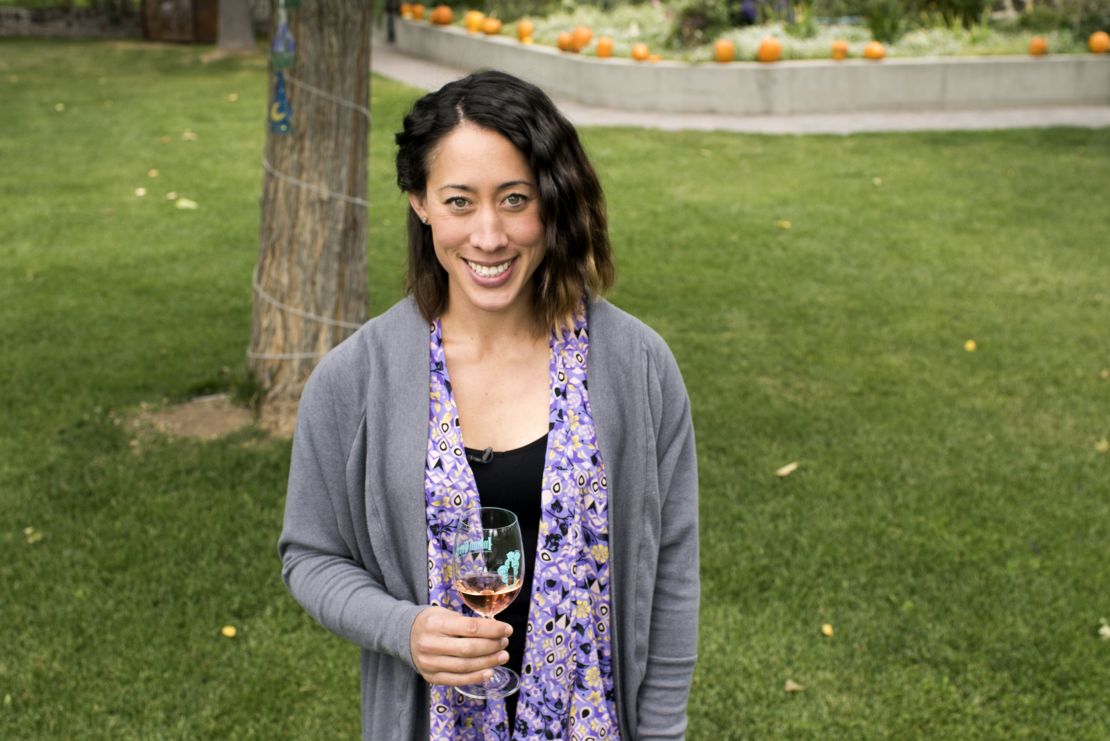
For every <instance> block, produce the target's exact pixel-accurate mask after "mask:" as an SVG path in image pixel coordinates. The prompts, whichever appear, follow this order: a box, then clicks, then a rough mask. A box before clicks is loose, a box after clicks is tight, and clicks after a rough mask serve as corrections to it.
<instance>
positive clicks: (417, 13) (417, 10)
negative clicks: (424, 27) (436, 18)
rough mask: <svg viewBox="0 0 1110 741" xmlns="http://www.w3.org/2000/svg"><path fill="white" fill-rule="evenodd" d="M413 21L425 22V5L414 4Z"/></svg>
mask: <svg viewBox="0 0 1110 741" xmlns="http://www.w3.org/2000/svg"><path fill="white" fill-rule="evenodd" d="M412 19H413V20H414V21H422V20H424V5H423V3H413V4H412Z"/></svg>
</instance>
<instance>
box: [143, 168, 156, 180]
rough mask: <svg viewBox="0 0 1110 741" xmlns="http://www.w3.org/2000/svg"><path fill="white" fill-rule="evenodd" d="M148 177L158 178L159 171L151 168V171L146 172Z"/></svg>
mask: <svg viewBox="0 0 1110 741" xmlns="http://www.w3.org/2000/svg"><path fill="white" fill-rule="evenodd" d="M146 176H147V177H148V178H156V177H158V171H157V170H155V169H154V168H151V169H149V170H147V171H146Z"/></svg>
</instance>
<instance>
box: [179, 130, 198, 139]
mask: <svg viewBox="0 0 1110 741" xmlns="http://www.w3.org/2000/svg"><path fill="white" fill-rule="evenodd" d="M181 138H182V139H184V140H185V141H187V142H195V141H196V140H197V134H196V132H195V131H193V130H192V129H185V130H184V131H182V132H181Z"/></svg>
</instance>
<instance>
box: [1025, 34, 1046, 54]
mask: <svg viewBox="0 0 1110 741" xmlns="http://www.w3.org/2000/svg"><path fill="white" fill-rule="evenodd" d="M1029 53H1030V54H1032V55H1033V56H1035V57H1040V56H1044V55H1045V54H1047V53H1048V42H1047V41H1045V40H1044V37H1043V36H1034V37H1033V38H1031V39H1029Z"/></svg>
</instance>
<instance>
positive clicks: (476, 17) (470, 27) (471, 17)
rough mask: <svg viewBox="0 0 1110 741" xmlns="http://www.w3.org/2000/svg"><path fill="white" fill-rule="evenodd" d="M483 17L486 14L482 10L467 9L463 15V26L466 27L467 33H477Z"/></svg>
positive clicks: (480, 28)
mask: <svg viewBox="0 0 1110 741" xmlns="http://www.w3.org/2000/svg"><path fill="white" fill-rule="evenodd" d="M485 19H486V14H485V13H483V12H482V11H480V10H468V11H466V15H464V16H463V26H465V27H466V30H467V33H478V32H479V31H480V30H482V21H484V20H485Z"/></svg>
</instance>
